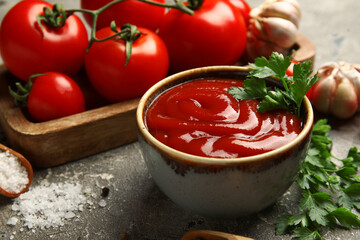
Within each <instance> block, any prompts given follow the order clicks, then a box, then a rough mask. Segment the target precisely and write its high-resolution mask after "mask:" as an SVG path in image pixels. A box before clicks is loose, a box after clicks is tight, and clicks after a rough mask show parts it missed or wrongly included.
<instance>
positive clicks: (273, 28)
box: [249, 17, 298, 48]
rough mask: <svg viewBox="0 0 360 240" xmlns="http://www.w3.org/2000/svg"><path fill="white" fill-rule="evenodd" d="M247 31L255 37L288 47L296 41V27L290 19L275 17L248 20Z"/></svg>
mask: <svg viewBox="0 0 360 240" xmlns="http://www.w3.org/2000/svg"><path fill="white" fill-rule="evenodd" d="M249 31H250V32H252V33H253V34H254V35H255V36H256V37H257V38H259V39H261V40H266V41H268V42H273V43H276V44H277V45H278V46H280V47H283V48H290V47H291V46H293V45H294V43H295V42H296V36H297V34H298V32H297V27H296V26H295V25H294V24H293V23H292V22H290V21H288V20H286V19H282V18H277V17H268V18H257V19H253V21H250V26H249Z"/></svg>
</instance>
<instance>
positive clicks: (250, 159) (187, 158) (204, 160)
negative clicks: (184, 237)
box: [136, 66, 314, 166]
mask: <svg viewBox="0 0 360 240" xmlns="http://www.w3.org/2000/svg"><path fill="white" fill-rule="evenodd" d="M249 69H250V67H244V66H210V67H200V68H195V69H190V70H186V71H182V72H179V73H175V74H173V75H170V76H168V77H166V78H164V79H163V80H161V81H159V82H157V83H156V84H155V85H153V86H152V87H151V88H150V89H148V90H147V91H146V93H145V94H144V95H143V96H142V97H141V99H140V101H139V105H138V107H137V111H136V121H137V127H138V132H139V134H141V135H142V136H143V137H144V139H145V141H147V142H149V143H150V144H152V145H154V146H156V147H157V148H158V149H160V150H161V151H163V152H164V153H166V154H167V155H170V156H174V155H176V159H177V160H179V161H181V162H184V163H186V164H201V165H209V166H214V165H220V166H231V165H238V164H243V163H254V162H261V161H264V160H266V159H274V158H276V156H281V155H283V154H284V153H286V152H287V151H289V150H291V149H292V148H294V147H296V146H297V145H298V144H300V143H301V142H302V141H304V140H305V139H306V137H307V136H308V135H309V134H310V132H311V130H312V126H313V121H314V113H313V109H312V106H311V103H310V101H309V99H308V98H307V97H306V96H304V100H303V107H305V108H306V112H307V115H306V118H305V119H304V120H305V121H304V122H305V124H304V126H303V129H302V130H301V132H300V133H299V135H298V136H297V137H296V138H295V139H293V140H292V141H291V142H289V143H287V144H285V145H283V146H281V147H280V148H277V149H274V150H272V151H269V152H266V153H261V154H257V155H252V156H247V157H239V158H215V157H203V156H196V155H192V154H189V153H185V152H182V151H179V150H176V149H174V148H171V147H169V146H167V145H165V144H164V143H162V142H160V141H159V140H157V139H156V138H155V137H154V136H152V135H151V134H150V132H149V131H148V129H147V127H146V125H145V121H144V116H143V113H144V114H145V112H146V111H145V107H146V103H147V101H148V99H149V98H150V97H151V96H152V95H153V94H154V93H155V92H157V91H158V89H160V88H162V87H164V86H166V85H168V84H169V83H171V82H173V81H176V80H178V79H181V78H187V77H189V76H192V75H196V74H200V73H203V72H205V73H211V72H219V71H226V72H232V71H234V72H236V71H241V72H248V71H249ZM189 80H191V78H189ZM185 81H188V80H185ZM185 81H184V82H185ZM167 89H168V88H166V89H165V90H167Z"/></svg>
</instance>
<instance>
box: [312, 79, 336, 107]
mask: <svg viewBox="0 0 360 240" xmlns="http://www.w3.org/2000/svg"><path fill="white" fill-rule="evenodd" d="M335 91H336V80H335V79H334V78H333V77H332V76H329V77H326V78H323V79H322V80H319V81H318V82H317V83H316V84H315V85H314V87H313V92H312V99H311V100H312V104H313V105H314V107H315V108H316V109H317V110H318V111H319V112H321V113H325V114H326V113H329V112H330V105H331V99H332V96H333V95H334V94H335Z"/></svg>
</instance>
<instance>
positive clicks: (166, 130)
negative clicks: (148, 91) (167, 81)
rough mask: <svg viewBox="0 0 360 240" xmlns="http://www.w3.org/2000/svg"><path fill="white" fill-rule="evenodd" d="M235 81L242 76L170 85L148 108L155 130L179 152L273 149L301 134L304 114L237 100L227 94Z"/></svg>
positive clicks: (239, 153) (223, 154) (220, 154)
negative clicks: (264, 108) (266, 109)
mask: <svg viewBox="0 0 360 240" xmlns="http://www.w3.org/2000/svg"><path fill="white" fill-rule="evenodd" d="M231 86H242V81H239V80H236V81H235V80H230V79H202V80H196V81H190V82H186V83H184V84H181V85H178V86H175V87H173V88H171V89H169V90H167V91H166V92H164V93H162V94H161V95H160V96H158V97H157V98H156V99H155V100H154V101H153V102H152V103H151V105H150V107H149V109H148V111H147V112H146V117H145V121H146V125H147V127H148V129H149V131H150V133H151V134H152V135H153V136H154V137H155V138H156V139H158V140H159V141H161V142H162V143H164V144H165V145H167V146H169V147H172V148H174V149H177V150H179V151H182V152H185V153H189V154H193V155H198V156H206V157H215V158H237V157H246V156H252V155H256V154H260V153H264V152H268V151H271V150H274V149H276V148H279V147H281V146H283V145H285V144H286V143H288V142H290V141H291V140H293V139H294V138H295V137H296V136H297V135H298V134H299V133H300V131H301V128H302V121H301V119H300V118H298V117H297V116H295V115H293V114H291V113H289V112H287V111H285V110H274V111H270V112H265V113H259V112H257V105H258V103H259V101H258V100H242V101H238V100H236V99H235V98H233V97H232V96H231V95H230V94H228V93H227V90H228V89H229V88H230V87H231Z"/></svg>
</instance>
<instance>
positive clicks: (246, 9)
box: [229, 0, 251, 26]
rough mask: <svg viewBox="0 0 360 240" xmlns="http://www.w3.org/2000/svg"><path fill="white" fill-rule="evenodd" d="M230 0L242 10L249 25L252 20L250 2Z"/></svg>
mask: <svg viewBox="0 0 360 240" xmlns="http://www.w3.org/2000/svg"><path fill="white" fill-rule="evenodd" d="M229 1H230V3H231V4H232V5H234V6H235V7H236V8H237V9H238V10H239V11H240V13H241V14H242V16H243V18H244V20H245V23H246V26H248V25H249V21H250V11H251V8H250V6H249V4H248V3H247V2H246V1H245V0H229Z"/></svg>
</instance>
